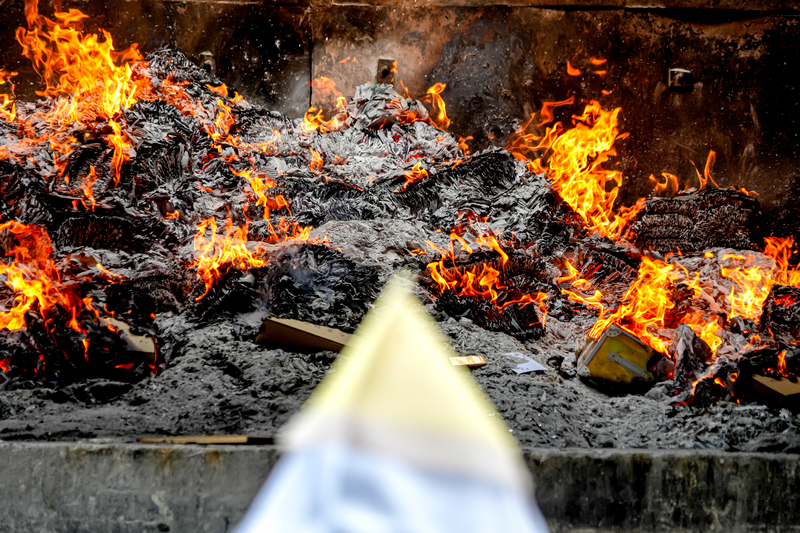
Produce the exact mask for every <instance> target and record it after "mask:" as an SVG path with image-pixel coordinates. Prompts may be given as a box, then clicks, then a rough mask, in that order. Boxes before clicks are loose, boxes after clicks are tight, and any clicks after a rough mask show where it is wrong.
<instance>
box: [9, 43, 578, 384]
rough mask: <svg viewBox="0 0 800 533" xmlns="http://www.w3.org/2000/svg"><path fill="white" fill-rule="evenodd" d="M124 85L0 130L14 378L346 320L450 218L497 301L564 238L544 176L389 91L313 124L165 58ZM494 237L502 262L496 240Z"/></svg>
mask: <svg viewBox="0 0 800 533" xmlns="http://www.w3.org/2000/svg"><path fill="white" fill-rule="evenodd" d="M131 80H132V81H131V83H132V84H134V85H135V86H137V87H139V89H137V91H136V96H135V98H136V101H135V102H134V103H132V104H131V105H130V106H128V107H125V108H122V109H121V110H120V112H119V113H118V114H116V115H114V116H111V117H105V118H103V114H102V112H95V113H94V116H92V117H91V120H86V119H85V117H82V118H81V119H80V120H77V121H74V122H73V121H71V120H67V119H66V117H65V116H62V115H61V113H62V112H63V107H61V106H63V104H64V103H65V102H66V101H68V100H69V99H70V98H72V101H76V100H78V97H77V96H72V97H61V96H54V97H51V98H49V99H46V100H41V101H39V102H37V103H35V104H33V103H24V102H15V106H14V112H15V116H14V118H13V120H10V121H3V122H2V123H0V128H2V129H3V132H2V133H3V138H2V140H0V150H2V152H0V153H1V154H2V159H0V180H2V199H3V202H2V205H0V213H2V220H3V221H4V224H3V227H2V230H3V248H4V251H5V252H6V254H7V262H6V263H4V265H5V266H4V272H3V273H4V274H5V276H6V279H7V280H8V281H7V282H6V283H5V285H4V287H3V291H4V293H5V294H4V298H5V302H6V304H5V311H4V313H3V315H4V316H5V317H7V321H6V323H5V324H4V325H5V328H4V329H3V335H2V338H0V342H2V343H3V352H2V353H4V354H6V355H4V357H3V359H2V361H3V366H4V368H5V369H6V370H7V372H6V374H7V375H8V376H9V377H10V378H12V379H13V380H17V381H29V380H34V381H36V382H39V383H51V384H55V385H56V386H65V385H68V384H70V383H73V382H75V381H77V380H82V379H87V378H99V377H104V378H108V379H115V380H123V381H125V380H131V379H139V378H141V377H142V376H144V375H146V374H147V373H149V372H159V371H160V370H163V369H164V368H165V367H166V366H168V365H169V362H170V360H171V359H172V358H174V357H176V350H178V351H179V350H180V348H178V345H179V344H180V342H176V341H175V336H176V335H178V336H180V335H181V334H183V333H182V332H179V330H181V329H185V331H189V330H191V329H192V328H196V327H198V326H201V325H202V324H205V323H208V322H214V321H218V320H220V319H221V317H231V316H242V315H247V314H248V313H261V314H262V315H263V316H277V317H284V318H294V319H298V320H303V321H308V322H313V323H315V324H319V325H325V326H331V327H335V328H339V329H341V330H343V331H353V329H354V328H355V327H356V326H357V325H358V323H359V322H360V320H361V318H362V317H363V315H364V313H365V312H366V310H367V309H368V308H369V306H370V305H371V302H372V301H373V300H374V298H375V297H376V295H377V293H378V292H379V291H380V289H381V288H382V286H383V284H384V283H385V282H386V280H387V279H388V278H389V276H390V275H391V274H392V273H393V272H394V271H396V270H397V269H399V268H412V269H414V270H416V271H420V270H423V271H424V269H425V261H424V260H423V259H421V256H420V255H418V254H415V253H413V251H417V252H418V253H421V251H422V250H425V249H426V247H427V244H426V243H430V246H433V247H435V248H439V249H446V248H448V247H449V246H450V240H449V237H448V234H449V233H450V229H451V228H452V229H453V230H454V231H458V232H459V233H460V234H462V235H465V237H460V239H461V240H462V241H463V242H464V243H465V244H466V242H467V240H466V239H472V241H473V246H475V247H476V249H477V248H479V247H481V246H482V245H480V244H475V242H476V239H478V240H485V241H486V242H488V241H489V239H491V241H492V243H493V244H492V246H494V248H495V249H496V250H497V251H498V252H500V254H501V255H502V257H501V256H499V255H498V254H497V253H496V252H494V251H493V250H492V249H491V247H485V248H486V250H485V251H483V252H479V253H477V254H476V256H475V258H474V259H471V261H472V262H474V263H476V264H481V265H487V267H486V268H491V266H490V265H496V266H499V261H500V259H502V261H503V262H505V261H506V260H508V261H509V266H508V268H507V269H505V273H504V276H503V279H502V283H504V284H505V285H506V286H508V287H509V290H508V291H507V292H508V295H511V296H508V295H507V296H506V297H507V298H509V299H510V298H517V297H521V296H525V295H526V294H527V293H529V292H531V291H534V290H538V289H540V288H541V289H543V290H547V287H548V286H549V285H552V284H551V283H549V282H548V277H547V273H546V271H545V270H544V269H543V265H544V263H543V262H542V260H541V257H542V255H541V254H542V252H544V253H552V250H555V249H557V248H559V247H561V246H563V245H565V244H566V243H567V242H568V240H569V238H570V236H571V235H572V234H573V233H574V231H575V227H574V226H573V225H571V220H570V217H571V216H572V214H571V213H570V210H569V208H568V207H566V206H565V205H564V204H563V202H561V201H560V200H559V199H558V197H557V195H556V194H554V192H553V191H552V190H551V189H550V188H548V186H547V184H546V181H545V179H544V178H543V177H542V176H536V175H533V174H531V173H529V172H527V171H526V170H525V169H524V166H523V165H522V164H520V163H517V162H516V161H515V160H514V159H513V157H511V156H510V155H509V154H508V153H506V152H502V151H496V152H487V153H483V154H479V155H476V156H473V157H466V156H465V155H464V153H463V151H462V149H461V148H460V147H459V143H458V141H457V140H455V139H454V138H453V136H452V135H450V134H448V133H447V132H445V131H443V130H440V129H438V128H437V127H436V125H435V123H434V122H433V120H431V119H430V118H429V117H428V112H427V110H426V108H425V106H424V105H423V104H422V103H421V102H419V101H416V100H412V99H409V98H405V97H403V96H401V95H400V94H398V93H397V92H395V90H394V89H393V88H392V87H391V86H388V85H365V86H362V87H361V88H359V90H358V92H357V93H356V95H355V96H354V97H353V99H351V100H350V101H349V102H348V104H347V106H346V107H344V108H343V109H342V110H341V111H340V115H341V116H342V117H346V118H342V120H341V123H340V124H339V125H338V126H337V127H336V129H335V130H331V129H330V128H331V126H330V123H328V124H327V125H326V124H322V125H321V127H320V124H317V125H314V124H312V123H310V122H309V120H308V119H307V118H306V119H303V120H295V121H292V120H289V119H288V118H286V117H284V116H282V115H280V114H277V113H274V112H270V111H267V110H265V109H262V108H260V107H258V106H253V105H250V104H248V103H247V102H246V101H245V100H244V99H242V98H241V97H239V96H238V95H231V94H229V91H228V89H227V88H226V87H225V86H224V85H222V83H221V82H220V81H219V80H216V79H214V78H212V77H210V76H209V75H208V74H207V73H206V72H205V71H204V70H202V69H200V68H198V67H197V66H195V65H194V64H193V63H191V62H189V61H188V60H187V59H186V58H185V57H184V56H182V55H181V54H179V53H176V52H171V51H168V50H160V51H158V52H156V53H154V54H152V55H151V56H149V57H148V58H147V59H146V60H145V61H140V62H138V63H136V64H135V66H134V67H133V72H132V76H131ZM80 103H82V102H79V104H80ZM93 111H97V110H93ZM69 118H72V117H69ZM333 120H334V121H335V120H336V119H335V118H334V119H333ZM315 126H316V127H315ZM481 217H482V219H485V220H492V221H493V226H495V227H503V228H504V229H502V230H499V231H498V230H496V228H495V229H489V225H488V224H487V223H485V222H482V221H481V220H479V218H481ZM478 227H480V228H483V229H485V231H486V233H485V234H483V233H480V232H476V228H478ZM442 228H445V231H444V232H443V231H442ZM494 231H498V232H497V233H496V234H495V233H494ZM473 233H474V235H473ZM512 233H513V234H514V246H513V251H512V255H513V256H512V257H511V258H510V259H509V257H508V255H506V253H505V252H503V250H502V249H501V247H500V244H499V242H498V240H497V239H502V238H503V235H507V236H510V235H512ZM533 235H537V236H543V237H544V238H541V237H538V238H537V242H538V245H537V247H536V249H533V248H531V249H528V250H526V249H525V246H524V245H523V243H530V242H532V236H533ZM437 243H438V244H437ZM504 264H505V263H504ZM17 278H19V279H20V280H21V281H19V283H17V281H15V280H17ZM511 289H513V290H511ZM435 299H436V298H432V299H431V301H433V300H435ZM451 300H452V301H451V302H449V303H448V304H447V306H449V307H451V308H453V309H458V313H459V315H467V314H469V315H470V316H473V317H475V318H477V319H479V320H481V321H482V323H483V324H485V325H486V327H489V328H494V329H500V330H511V331H513V332H514V333H515V334H518V335H521V336H525V337H530V336H534V337H535V336H537V335H540V334H541V323H540V322H541V321H540V320H539V315H538V314H537V312H533V311H530V310H528V309H526V307H527V306H526V305H524V304H525V303H526V302H527V300H524V301H520V302H519V303H510V304H509V306H508V308H507V309H506V310H500V309H499V307H498V306H496V305H494V304H493V303H492V304H490V303H488V302H485V301H483V300H481V299H477V300H476V299H472V298H469V297H458V296H453V297H452V298H451ZM501 303H502V302H501ZM501 311H502V312H501ZM171 317H177V318H174V319H172V318H171ZM163 320H166V321H168V322H170V328H171V329H170V330H169V331H164V330H163V329H162V328H161V327H160V324H161V323H162V321H163ZM178 322H180V323H181V325H178ZM531 325H534V326H538V329H537V327H533V328H530V327H529V326H531ZM142 339H145V340H146V341H149V342H142ZM141 346H145V348H144V349H141ZM12 386H13V384H12Z"/></svg>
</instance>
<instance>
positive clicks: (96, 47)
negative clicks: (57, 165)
mask: <svg viewBox="0 0 800 533" xmlns="http://www.w3.org/2000/svg"><path fill="white" fill-rule="evenodd" d="M25 18H26V19H27V21H28V29H25V28H18V29H17V33H16V36H17V41H19V43H20V44H21V45H22V49H23V54H24V55H25V56H26V57H27V58H29V59H30V60H31V61H32V62H33V67H34V69H36V72H37V73H38V74H39V75H40V76H41V77H42V80H43V81H44V83H45V89H44V90H43V91H39V92H38V93H37V94H39V95H40V96H52V97H67V98H68V100H67V101H65V102H63V104H64V105H63V106H60V107H59V108H58V110H57V113H56V116H55V117H53V118H55V119H58V120H59V121H62V122H67V121H69V122H79V121H80V122H88V121H91V120H95V119H108V118H111V117H113V116H114V115H116V114H117V113H119V111H120V110H121V109H122V108H127V107H129V106H131V105H132V104H133V103H134V102H136V100H137V98H136V92H137V89H138V87H137V84H136V83H133V82H132V81H131V76H132V73H133V71H132V69H131V63H132V62H133V61H139V60H141V59H142V56H141V54H140V53H139V51H138V50H137V48H136V45H133V46H132V47H131V48H129V49H127V50H124V51H122V52H115V51H114V42H113V40H112V38H111V35H109V33H108V32H106V31H105V30H101V32H102V39H103V40H100V36H98V35H96V34H91V33H90V34H86V35H84V34H83V32H82V29H83V19H85V18H88V17H87V16H86V15H84V14H83V13H81V12H80V11H78V10H77V9H70V10H69V11H68V12H57V13H55V19H56V20H55V21H53V20H50V19H48V18H47V17H44V16H43V15H40V14H39V10H38V0H25Z"/></svg>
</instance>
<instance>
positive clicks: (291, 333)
mask: <svg viewBox="0 0 800 533" xmlns="http://www.w3.org/2000/svg"><path fill="white" fill-rule="evenodd" d="M350 337H352V335H350V334H349V333H345V332H343V331H339V330H338V329H334V328H327V327H323V326H316V325H314V324H309V323H308V322H301V321H299V320H293V319H291V318H268V319H267V320H265V321H264V325H263V326H262V327H261V331H260V332H259V333H258V336H257V337H256V343H258V344H272V345H276V346H285V347H287V348H293V349H296V350H299V351H312V352H313V351H319V350H332V351H334V352H340V351H342V348H344V347H345V345H347V343H348V342H349V341H350Z"/></svg>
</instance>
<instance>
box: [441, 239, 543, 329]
mask: <svg viewBox="0 0 800 533" xmlns="http://www.w3.org/2000/svg"><path fill="white" fill-rule="evenodd" d="M456 242H457V243H459V246H460V249H461V250H462V251H464V252H467V253H468V254H472V253H473V252H474V250H473V248H472V247H471V246H470V245H469V243H468V242H467V241H466V240H465V239H464V238H463V237H462V236H460V235H458V234H456V233H455V232H452V233H450V247H449V249H448V250H442V249H441V248H439V247H438V246H436V245H434V244H433V243H431V242H428V247H429V248H431V249H433V250H436V251H438V252H440V253H442V257H440V259H439V260H438V261H433V262H431V263H428V266H427V268H428V272H429V274H430V276H431V279H432V280H433V281H435V282H436V283H437V284H438V287H439V290H440V291H441V292H442V293H444V292H447V291H450V292H453V293H455V294H456V296H460V297H469V298H477V299H480V300H485V301H490V302H491V303H492V304H493V305H494V306H495V308H497V309H505V308H506V307H508V306H510V305H514V304H519V305H520V307H525V306H526V305H529V304H535V305H536V307H537V309H538V312H537V316H538V318H539V322H541V324H542V325H544V323H545V320H546V318H547V313H548V307H547V305H546V304H545V303H544V300H545V299H546V298H547V296H548V295H547V293H541V292H537V293H532V294H531V293H520V291H516V290H513V289H511V288H510V287H507V286H506V285H503V284H502V282H501V278H502V273H501V272H500V271H499V270H497V269H496V268H494V267H492V266H491V265H488V264H486V263H482V264H480V265H473V266H469V267H458V266H456V263H455V257H456V252H455V246H454V243H456ZM476 244H477V245H478V246H485V247H487V248H490V249H492V250H494V251H495V252H497V253H498V254H499V255H500V257H501V264H502V266H503V267H504V266H505V265H506V263H507V261H508V254H506V252H505V251H504V250H503V249H502V248H501V246H500V243H499V242H498V241H497V239H496V238H495V236H494V235H487V234H480V235H478V236H477V238H476ZM446 261H447V262H450V263H451V264H452V266H447V265H445V262H446ZM532 325H533V324H529V326H532Z"/></svg>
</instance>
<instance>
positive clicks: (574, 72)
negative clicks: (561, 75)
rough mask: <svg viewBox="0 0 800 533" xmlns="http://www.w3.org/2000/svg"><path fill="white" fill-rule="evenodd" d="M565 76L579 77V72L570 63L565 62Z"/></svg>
mask: <svg viewBox="0 0 800 533" xmlns="http://www.w3.org/2000/svg"><path fill="white" fill-rule="evenodd" d="M567 74H569V75H570V76H580V75H581V71H580V70H578V69H576V68H575V67H573V66H572V63H570V62H569V61H567Z"/></svg>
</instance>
